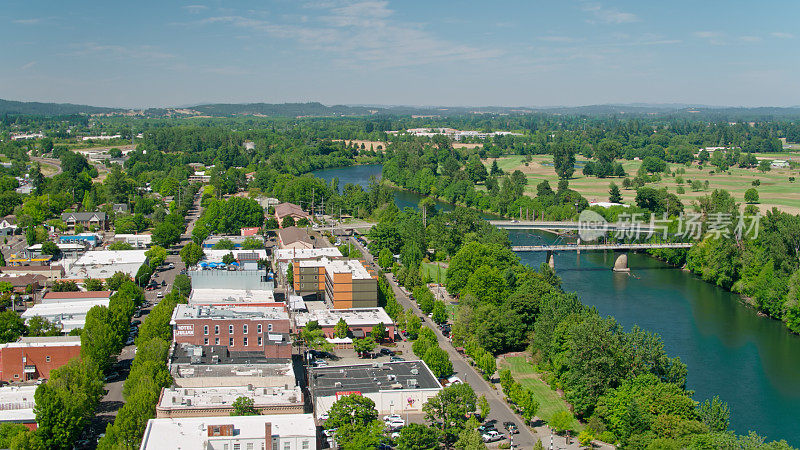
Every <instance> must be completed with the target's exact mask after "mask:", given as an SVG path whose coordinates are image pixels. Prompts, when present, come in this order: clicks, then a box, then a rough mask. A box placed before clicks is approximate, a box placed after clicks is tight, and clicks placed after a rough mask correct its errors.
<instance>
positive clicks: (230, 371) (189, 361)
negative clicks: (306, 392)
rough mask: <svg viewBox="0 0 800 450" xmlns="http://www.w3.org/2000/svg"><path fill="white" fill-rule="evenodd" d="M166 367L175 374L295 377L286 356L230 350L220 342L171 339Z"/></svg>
mask: <svg viewBox="0 0 800 450" xmlns="http://www.w3.org/2000/svg"><path fill="white" fill-rule="evenodd" d="M169 368H170V372H171V373H172V375H173V376H174V377H175V378H195V377H237V376H244V377H252V376H260V377H286V378H291V379H292V380H294V379H295V375H294V368H293V367H292V362H291V360H290V359H285V358H267V357H266V356H264V353H263V352H260V351H255V352H236V351H234V352H232V351H230V350H228V347H225V346H223V345H192V344H186V343H175V344H174V345H173V348H172V351H171V352H170V356H169ZM293 384H294V383H293Z"/></svg>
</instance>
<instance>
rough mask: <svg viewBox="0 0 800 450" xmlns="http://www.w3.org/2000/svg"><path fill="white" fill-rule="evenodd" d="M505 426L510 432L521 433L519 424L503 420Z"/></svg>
mask: <svg viewBox="0 0 800 450" xmlns="http://www.w3.org/2000/svg"><path fill="white" fill-rule="evenodd" d="M503 426H504V427H506V431H508V432H509V434H519V428H517V424H515V423H514V422H503Z"/></svg>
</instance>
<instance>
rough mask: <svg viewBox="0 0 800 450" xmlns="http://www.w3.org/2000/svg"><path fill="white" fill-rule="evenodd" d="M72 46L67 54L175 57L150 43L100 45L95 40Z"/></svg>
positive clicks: (110, 56) (155, 57) (119, 56)
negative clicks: (72, 49) (71, 49)
mask: <svg viewBox="0 0 800 450" xmlns="http://www.w3.org/2000/svg"><path fill="white" fill-rule="evenodd" d="M72 47H73V48H75V50H74V51H72V52H70V53H69V54H68V56H95V55H99V56H102V57H106V58H128V59H130V58H135V59H147V60H167V59H172V58H174V57H175V56H174V55H172V54H170V53H164V52H162V51H159V50H157V49H156V48H155V47H152V46H150V45H136V46H123V45H101V44H98V43H96V42H86V43H81V44H75V45H73V46H72Z"/></svg>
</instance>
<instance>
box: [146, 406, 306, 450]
mask: <svg viewBox="0 0 800 450" xmlns="http://www.w3.org/2000/svg"><path fill="white" fill-rule="evenodd" d="M267 423H270V424H272V436H273V437H274V436H278V437H280V438H291V437H308V438H309V440H310V445H309V448H312V449H314V448H317V444H316V433H317V429H316V425H315V423H314V416H312V415H311V414H282V415H268V416H230V417H184V418H175V419H150V420H149V421H148V422H147V428H146V429H145V431H144V437H143V438H142V445H141V447H140V449H141V450H152V449H164V448H169V449H175V450H188V449H192V450H195V449H203V448H217V446H214V445H213V442H214V441H220V442H230V441H234V442H236V441H240V442H241V441H247V440H252V441H261V442H263V440H264V438H265V435H264V433H265V425H266V424H267ZM218 425H233V428H234V433H233V434H234V436H209V435H208V434H209V433H208V427H209V426H218ZM241 447H242V448H243V449H244V448H245V446H244V445H242V446H241ZM257 448H259V449H260V448H261V446H260V445H259V446H258V447H257ZM293 448H294V447H293Z"/></svg>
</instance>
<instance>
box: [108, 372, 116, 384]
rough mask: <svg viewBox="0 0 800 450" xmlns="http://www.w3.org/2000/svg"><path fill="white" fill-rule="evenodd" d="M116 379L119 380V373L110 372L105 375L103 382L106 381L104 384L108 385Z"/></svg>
mask: <svg viewBox="0 0 800 450" xmlns="http://www.w3.org/2000/svg"><path fill="white" fill-rule="evenodd" d="M117 378H119V373H118V372H111V373H109V374H108V375H106V378H105V380H106V383H108V382H109V381H114V380H116V379H117Z"/></svg>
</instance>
